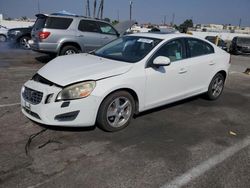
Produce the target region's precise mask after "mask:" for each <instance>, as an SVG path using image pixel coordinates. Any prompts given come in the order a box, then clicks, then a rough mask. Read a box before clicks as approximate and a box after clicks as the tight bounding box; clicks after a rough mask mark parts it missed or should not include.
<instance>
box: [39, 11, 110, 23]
mask: <svg viewBox="0 0 250 188" xmlns="http://www.w3.org/2000/svg"><path fill="white" fill-rule="evenodd" d="M42 16H44V17H58V18H75V19H77V18H78V19H86V20H94V21H101V22H106V21H105V20H102V19H98V18H91V17H86V16H79V15H67V14H65V15H64V14H57V13H52V14H36V17H42Z"/></svg>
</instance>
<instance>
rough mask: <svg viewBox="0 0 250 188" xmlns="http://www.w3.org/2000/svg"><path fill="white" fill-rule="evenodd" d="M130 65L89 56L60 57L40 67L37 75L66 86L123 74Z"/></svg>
mask: <svg viewBox="0 0 250 188" xmlns="http://www.w3.org/2000/svg"><path fill="white" fill-rule="evenodd" d="M131 68H132V64H130V63H125V62H120V61H114V60H109V59H106V58H101V57H98V56H94V55H90V54H76V55H66V56H60V57H57V58H55V59H53V60H52V61H50V62H49V63H48V64H47V65H45V66H44V67H42V68H41V69H40V70H39V71H38V74H39V75H41V76H42V77H44V78H46V79H47V80H49V81H51V82H53V83H55V84H57V85H60V86H66V85H69V84H72V83H76V82H81V81H85V80H99V79H104V78H108V77H113V76H117V75H121V74H124V73H125V72H127V71H129V70H130V69H131Z"/></svg>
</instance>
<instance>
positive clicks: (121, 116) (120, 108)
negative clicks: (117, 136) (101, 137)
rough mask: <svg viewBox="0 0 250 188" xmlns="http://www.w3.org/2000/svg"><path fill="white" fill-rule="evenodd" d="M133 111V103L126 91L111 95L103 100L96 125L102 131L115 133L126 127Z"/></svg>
mask: <svg viewBox="0 0 250 188" xmlns="http://www.w3.org/2000/svg"><path fill="white" fill-rule="evenodd" d="M134 111H135V101H134V98H133V97H132V95H130V94H129V93H128V92H126V91H118V92H115V93H112V94H111V95H109V96H108V97H106V98H105V99H104V101H103V102H102V104H101V106H100V108H99V110H98V115H97V120H96V122H97V125H98V126H99V128H101V129H102V130H104V131H107V132H115V131H119V130H121V129H124V128H125V127H127V126H128V124H129V122H130V121H131V119H132V117H133V115H134Z"/></svg>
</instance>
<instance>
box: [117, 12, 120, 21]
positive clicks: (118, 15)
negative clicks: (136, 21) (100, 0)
mask: <svg viewBox="0 0 250 188" xmlns="http://www.w3.org/2000/svg"><path fill="white" fill-rule="evenodd" d="M117 21H118V22H119V21H120V12H119V10H117Z"/></svg>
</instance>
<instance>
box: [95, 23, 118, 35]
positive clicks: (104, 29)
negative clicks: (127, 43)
mask: <svg viewBox="0 0 250 188" xmlns="http://www.w3.org/2000/svg"><path fill="white" fill-rule="evenodd" d="M99 25H100V29H101V32H102V33H105V34H111V35H117V33H116V31H115V30H114V29H113V28H112V27H111V26H110V25H109V24H106V23H103V22H99Z"/></svg>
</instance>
